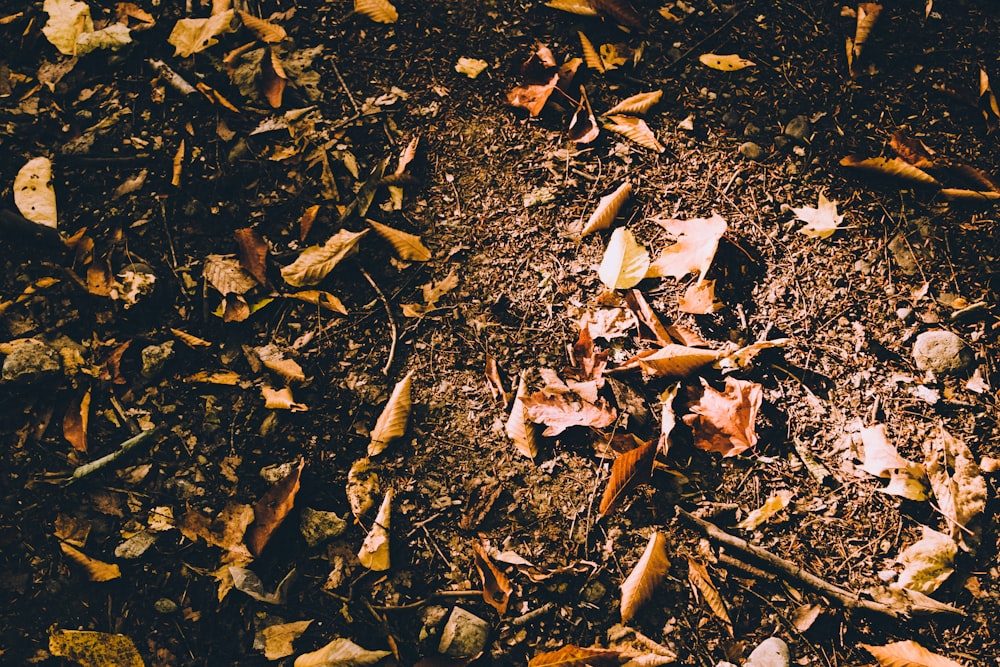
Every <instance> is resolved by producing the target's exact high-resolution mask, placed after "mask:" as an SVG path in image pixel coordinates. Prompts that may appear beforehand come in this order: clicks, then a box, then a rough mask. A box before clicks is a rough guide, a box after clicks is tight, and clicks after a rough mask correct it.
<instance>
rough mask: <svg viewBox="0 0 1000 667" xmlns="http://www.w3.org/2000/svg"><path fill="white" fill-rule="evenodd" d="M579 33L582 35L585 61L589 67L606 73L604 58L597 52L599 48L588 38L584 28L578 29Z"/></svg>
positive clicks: (581, 41)
mask: <svg viewBox="0 0 1000 667" xmlns="http://www.w3.org/2000/svg"><path fill="white" fill-rule="evenodd" d="M577 34H578V35H580V45H581V46H582V47H583V62H585V63H586V64H587V67H589V68H590V69H592V70H594V71H596V72H601V73H604V71H605V67H604V60H603V59H602V58H601V54H599V53H598V52H597V49H595V48H594V45H593V44H592V43H591V41H590V40H589V39H587V36H586V35H585V34H583V31H582V30H580V31H578V32H577Z"/></svg>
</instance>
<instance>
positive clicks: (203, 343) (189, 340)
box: [170, 329, 212, 349]
mask: <svg viewBox="0 0 1000 667" xmlns="http://www.w3.org/2000/svg"><path fill="white" fill-rule="evenodd" d="M170 333H172V334H173V335H174V336H176V337H177V340H179V341H180V342H182V343H184V344H185V345H187V346H188V347H190V348H192V349H194V348H198V347H212V343H210V342H209V341H207V340H205V339H204V338H199V337H198V336H195V335H194V334H190V333H188V332H187V331H182V330H180V329H170Z"/></svg>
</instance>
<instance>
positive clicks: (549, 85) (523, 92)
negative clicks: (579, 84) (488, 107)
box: [507, 72, 559, 116]
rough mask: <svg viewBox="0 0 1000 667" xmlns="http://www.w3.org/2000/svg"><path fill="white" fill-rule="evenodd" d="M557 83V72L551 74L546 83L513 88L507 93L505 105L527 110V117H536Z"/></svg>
mask: <svg viewBox="0 0 1000 667" xmlns="http://www.w3.org/2000/svg"><path fill="white" fill-rule="evenodd" d="M557 83H559V74H558V72H557V73H554V74H552V76H551V77H550V78H549V80H548V82H546V83H541V84H538V83H526V84H522V85H520V86H515V87H514V88H512V89H511V90H510V91H508V93H507V104H509V105H510V106H512V107H519V108H521V109H527V110H528V114H529V115H531V116H537V115H538V114H540V113H541V112H542V108H543V107H544V106H545V103H546V102H548V100H549V97H550V96H551V95H552V91H553V90H555V88H556V84H557Z"/></svg>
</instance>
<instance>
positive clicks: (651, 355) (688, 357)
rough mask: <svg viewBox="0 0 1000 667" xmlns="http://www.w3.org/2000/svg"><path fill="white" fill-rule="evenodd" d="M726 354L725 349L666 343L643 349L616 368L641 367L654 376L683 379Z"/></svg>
mask: <svg viewBox="0 0 1000 667" xmlns="http://www.w3.org/2000/svg"><path fill="white" fill-rule="evenodd" d="M727 354H728V351H727V350H724V349H723V350H708V349H704V348H699V347H687V346H686V345H677V344H674V343H668V344H666V345H664V346H663V347H661V348H660V349H658V350H643V351H642V352H640V353H639V354H637V355H635V356H634V357H632V358H631V359H629V360H627V361H626V362H625V363H623V364H622V365H621V366H619V367H618V369H621V370H624V369H629V368H641V369H642V370H643V372H645V373H648V374H649V375H652V376H654V377H666V378H674V379H683V378H686V377H688V376H690V375H691V374H692V373H694V372H695V371H696V370H698V369H699V368H702V367H704V366H708V365H709V364H712V363H715V362H716V361H718V360H719V359H722V358H723V357H725V356H726V355H727Z"/></svg>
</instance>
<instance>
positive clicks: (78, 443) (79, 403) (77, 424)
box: [63, 387, 90, 452]
mask: <svg viewBox="0 0 1000 667" xmlns="http://www.w3.org/2000/svg"><path fill="white" fill-rule="evenodd" d="M89 421H90V388H89V387H88V388H87V390H86V391H85V392H83V393H82V394H79V395H77V396H75V397H74V398H73V399H72V400H71V401H70V404H69V406H68V407H67V408H66V414H65V416H64V417H63V437H64V438H66V441H67V442H68V443H69V444H70V445H72V446H73V449H75V450H76V451H78V452H86V451H87V424H88V422H89Z"/></svg>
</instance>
